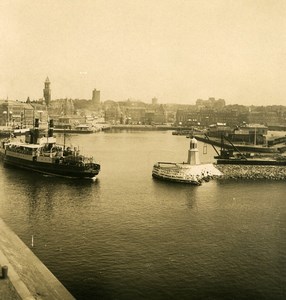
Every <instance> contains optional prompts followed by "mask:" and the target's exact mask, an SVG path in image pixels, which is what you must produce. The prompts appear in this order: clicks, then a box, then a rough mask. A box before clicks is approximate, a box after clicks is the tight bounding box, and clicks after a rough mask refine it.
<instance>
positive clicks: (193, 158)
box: [188, 138, 200, 165]
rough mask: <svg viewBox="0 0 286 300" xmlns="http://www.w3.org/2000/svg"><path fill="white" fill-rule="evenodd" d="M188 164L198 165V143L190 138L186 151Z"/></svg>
mask: <svg viewBox="0 0 286 300" xmlns="http://www.w3.org/2000/svg"><path fill="white" fill-rule="evenodd" d="M188 164H190V165H199V164H200V157H199V149H198V141H197V140H196V139H195V138H192V139H191V142H190V149H189V151H188Z"/></svg>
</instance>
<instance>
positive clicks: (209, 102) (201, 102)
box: [196, 97, 225, 109]
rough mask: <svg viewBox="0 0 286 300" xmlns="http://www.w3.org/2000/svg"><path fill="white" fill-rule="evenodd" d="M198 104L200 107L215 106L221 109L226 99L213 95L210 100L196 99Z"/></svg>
mask: <svg viewBox="0 0 286 300" xmlns="http://www.w3.org/2000/svg"><path fill="white" fill-rule="evenodd" d="M196 106H197V107H198V108H214V109H221V108H223V107H224V106H225V100H224V99H218V100H216V99H215V98H213V97H211V98H209V99H208V100H202V99H198V100H197V101H196Z"/></svg>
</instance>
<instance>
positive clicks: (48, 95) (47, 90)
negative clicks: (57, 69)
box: [43, 77, 51, 106]
mask: <svg viewBox="0 0 286 300" xmlns="http://www.w3.org/2000/svg"><path fill="white" fill-rule="evenodd" d="M50 84H51V82H50V80H49V77H47V78H46V81H45V88H44V89H43V93H44V99H45V103H46V105H47V106H49V105H50V102H51V88H50Z"/></svg>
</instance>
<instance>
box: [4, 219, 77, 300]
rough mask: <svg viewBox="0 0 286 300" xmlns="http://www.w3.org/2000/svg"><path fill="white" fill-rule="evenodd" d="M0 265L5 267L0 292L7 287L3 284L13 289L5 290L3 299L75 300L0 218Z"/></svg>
mask: <svg viewBox="0 0 286 300" xmlns="http://www.w3.org/2000/svg"><path fill="white" fill-rule="evenodd" d="M0 266H1V268H3V266H7V267H8V277H7V279H3V278H1V279H0V291H1V287H2V289H4V288H5V285H6V286H8V285H7V283H6V282H7V281H8V282H9V285H12V287H13V289H11V288H10V289H9V290H7V289H6V295H7V297H6V299H10V298H11V299H25V300H32V299H37V300H50V299H51V300H74V299H75V298H74V297H73V296H72V295H71V294H70V293H69V291H68V290H67V289H66V288H65V287H64V286H63V285H62V284H61V283H60V282H59V280H58V279H57V278H56V277H55V276H54V275H53V274H52V273H51V272H50V271H49V270H48V269H47V267H46V266H45V265H44V264H43V263H42V262H41V261H40V260H39V259H38V258H37V257H36V256H35V254H34V253H33V252H32V251H31V250H30V249H29V248H28V247H27V246H26V245H25V244H24V243H23V241H22V240H21V239H20V238H19V237H18V236H17V235H16V234H15V233H14V232H13V231H12V230H11V229H10V228H9V227H8V226H7V225H6V224H5V222H4V221H3V220H2V219H1V218H0ZM13 293H14V295H13ZM8 294H10V297H8ZM16 296H17V297H16ZM0 299H2V298H1V295H0Z"/></svg>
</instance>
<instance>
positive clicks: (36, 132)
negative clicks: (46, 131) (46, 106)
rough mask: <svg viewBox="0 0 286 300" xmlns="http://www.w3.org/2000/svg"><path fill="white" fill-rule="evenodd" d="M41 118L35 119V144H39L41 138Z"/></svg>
mask: <svg viewBox="0 0 286 300" xmlns="http://www.w3.org/2000/svg"><path fill="white" fill-rule="evenodd" d="M39 124H40V122H39V119H35V126H34V127H35V128H34V135H33V144H37V142H38V138H39Z"/></svg>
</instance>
